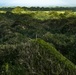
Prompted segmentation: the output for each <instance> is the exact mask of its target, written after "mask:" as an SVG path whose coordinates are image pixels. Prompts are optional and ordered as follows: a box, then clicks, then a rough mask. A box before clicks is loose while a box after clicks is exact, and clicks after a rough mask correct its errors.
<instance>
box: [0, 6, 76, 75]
mask: <svg viewBox="0 0 76 75" xmlns="http://www.w3.org/2000/svg"><path fill="white" fill-rule="evenodd" d="M36 9H37V8H36ZM38 9H39V8H38ZM48 9H49V8H48ZM71 9H72V8H71ZM0 10H1V11H4V12H1V13H0V75H76V13H75V12H74V11H71V10H69V11H68V10H64V11H59V10H57V9H56V10H53V11H51V10H50V11H42V9H41V8H40V9H39V11H30V10H31V8H30V10H29V8H28V10H27V8H26V9H25V8H24V7H16V8H6V9H4V8H3V10H2V8H0ZM33 10H34V9H33Z"/></svg>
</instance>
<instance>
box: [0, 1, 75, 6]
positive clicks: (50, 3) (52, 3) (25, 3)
mask: <svg viewBox="0 0 76 75" xmlns="http://www.w3.org/2000/svg"><path fill="white" fill-rule="evenodd" d="M0 6H27V7H31V6H40V7H50V6H64V7H65V6H70V7H74V6H76V0H0Z"/></svg>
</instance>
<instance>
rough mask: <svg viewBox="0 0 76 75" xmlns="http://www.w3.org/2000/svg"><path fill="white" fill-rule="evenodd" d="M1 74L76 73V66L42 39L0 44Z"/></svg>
mask: <svg viewBox="0 0 76 75" xmlns="http://www.w3.org/2000/svg"><path fill="white" fill-rule="evenodd" d="M0 74H1V75H76V66H75V65H74V64H73V63H72V62H71V61H69V60H68V59H67V58H65V57H64V56H63V55H62V54H60V53H59V52H58V51H57V50H56V49H55V48H54V46H53V45H52V44H49V43H47V42H45V41H43V40H41V39H35V40H32V39H31V40H29V41H27V42H26V43H21V44H16V45H15V44H14V45H9V44H6V45H0Z"/></svg>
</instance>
